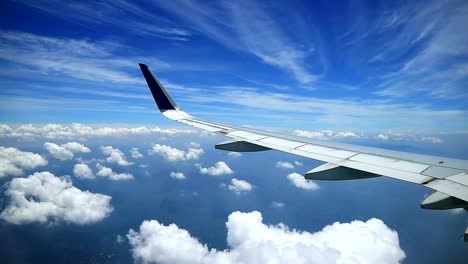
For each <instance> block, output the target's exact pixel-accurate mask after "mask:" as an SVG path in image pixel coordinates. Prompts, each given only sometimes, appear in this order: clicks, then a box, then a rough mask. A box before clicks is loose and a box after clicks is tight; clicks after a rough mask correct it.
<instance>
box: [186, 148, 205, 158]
mask: <svg viewBox="0 0 468 264" xmlns="http://www.w3.org/2000/svg"><path fill="white" fill-rule="evenodd" d="M203 153H205V151H203V149H201V148H189V149H188V151H187V153H186V154H185V159H187V160H197V159H198V158H199V157H200V156H201V155H202V154H203Z"/></svg>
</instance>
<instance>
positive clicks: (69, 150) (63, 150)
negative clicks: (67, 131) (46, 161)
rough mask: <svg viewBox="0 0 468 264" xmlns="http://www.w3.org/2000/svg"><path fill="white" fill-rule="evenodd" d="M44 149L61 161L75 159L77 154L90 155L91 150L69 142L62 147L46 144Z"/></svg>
mask: <svg viewBox="0 0 468 264" xmlns="http://www.w3.org/2000/svg"><path fill="white" fill-rule="evenodd" d="M44 148H45V149H46V150H47V151H48V152H49V154H50V155H51V156H52V157H54V158H56V159H59V160H69V159H72V158H73V157H74V154H75V153H89V152H91V149H89V148H88V147H86V146H85V145H83V144H80V143H78V142H68V143H65V144H62V145H57V144H55V143H51V142H46V143H44Z"/></svg>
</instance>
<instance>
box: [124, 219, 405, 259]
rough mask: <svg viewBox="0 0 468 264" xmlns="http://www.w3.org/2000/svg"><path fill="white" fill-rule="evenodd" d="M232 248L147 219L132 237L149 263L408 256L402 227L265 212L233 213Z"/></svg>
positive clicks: (135, 250) (135, 248)
mask: <svg viewBox="0 0 468 264" xmlns="http://www.w3.org/2000/svg"><path fill="white" fill-rule="evenodd" d="M226 227H227V244H228V249H226V250H223V251H220V250H217V249H211V250H210V249H209V248H208V246H207V245H205V244H202V243H201V242H200V241H198V240H197V239H196V238H194V237H192V236H191V235H190V233H189V232H188V231H187V230H184V229H181V228H179V227H178V226H177V225H175V224H170V225H168V226H165V225H163V224H161V223H159V222H158V221H156V220H151V221H143V223H142V224H141V225H140V229H139V230H138V231H134V230H132V229H130V230H129V232H128V234H127V238H128V240H129V242H130V245H131V247H132V255H133V258H134V260H135V261H136V262H144V263H161V264H165V263H174V264H177V263H204V264H211V263H383V264H385V263H398V262H400V261H402V260H403V259H404V258H405V253H404V252H403V250H402V249H401V248H400V244H399V238H398V234H397V232H396V231H394V230H392V229H390V228H389V227H388V226H386V225H385V224H384V223H383V222H382V221H381V220H379V219H375V218H372V219H370V220H368V221H366V222H363V221H352V222H351V223H338V222H336V223H334V224H332V225H328V226H326V227H324V228H323V229H322V230H321V231H318V232H316V233H309V232H306V231H298V230H294V229H293V230H291V229H289V228H288V226H286V225H284V224H282V223H280V224H278V225H266V224H264V223H263V218H262V215H261V213H260V212H257V211H254V212H250V213H241V212H234V213H231V214H230V215H229V217H228V221H227V223H226Z"/></svg>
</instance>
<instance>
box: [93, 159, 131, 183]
mask: <svg viewBox="0 0 468 264" xmlns="http://www.w3.org/2000/svg"><path fill="white" fill-rule="evenodd" d="M96 168H98V170H99V171H98V172H97V173H96V175H97V176H101V177H107V178H109V180H112V181H126V180H133V179H134V177H133V175H132V174H130V173H115V172H114V171H113V170H112V169H111V168H108V167H104V166H102V165H101V164H99V163H98V164H96Z"/></svg>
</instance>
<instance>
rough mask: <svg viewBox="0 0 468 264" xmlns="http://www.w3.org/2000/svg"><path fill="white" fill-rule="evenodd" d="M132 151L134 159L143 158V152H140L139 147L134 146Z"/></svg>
mask: <svg viewBox="0 0 468 264" xmlns="http://www.w3.org/2000/svg"><path fill="white" fill-rule="evenodd" d="M130 153H131V154H132V158H134V159H139V158H143V154H141V153H140V151H139V150H138V148H132V149H131V150H130Z"/></svg>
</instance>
